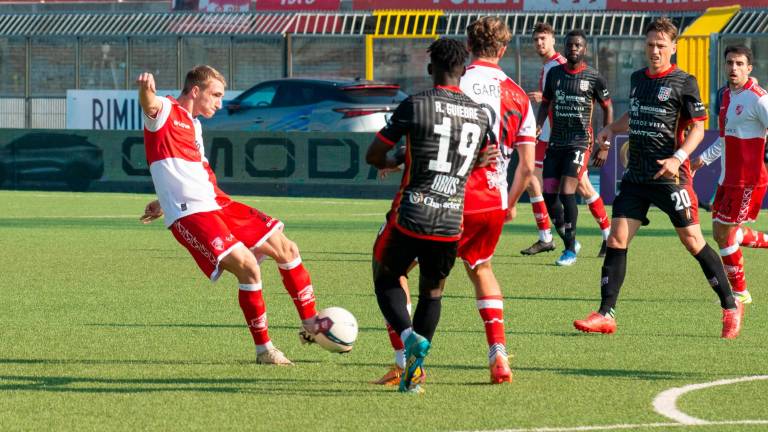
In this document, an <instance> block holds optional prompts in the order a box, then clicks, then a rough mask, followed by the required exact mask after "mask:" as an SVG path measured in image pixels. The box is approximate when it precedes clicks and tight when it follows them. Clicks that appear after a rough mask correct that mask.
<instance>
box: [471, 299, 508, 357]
mask: <svg viewBox="0 0 768 432" xmlns="http://www.w3.org/2000/svg"><path fill="white" fill-rule="evenodd" d="M477 310H478V311H480V317H481V318H482V319H483V322H484V323H485V338H486V339H487V340H488V346H491V345H493V344H502V345H505V344H506V342H507V340H506V336H505V335H504V300H503V297H502V296H487V297H480V298H478V299H477Z"/></svg>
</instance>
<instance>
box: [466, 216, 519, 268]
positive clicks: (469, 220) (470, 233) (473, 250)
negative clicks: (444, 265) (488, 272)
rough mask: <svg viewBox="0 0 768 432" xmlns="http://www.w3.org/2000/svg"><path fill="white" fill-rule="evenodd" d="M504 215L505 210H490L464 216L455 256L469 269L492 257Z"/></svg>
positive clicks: (502, 225) (501, 228)
mask: <svg viewBox="0 0 768 432" xmlns="http://www.w3.org/2000/svg"><path fill="white" fill-rule="evenodd" d="M506 214H507V211H506V210H492V211H487V212H482V213H470V214H465V215H464V231H462V233H461V238H460V239H459V251H458V254H457V255H458V256H459V257H460V258H461V259H462V260H464V262H466V263H467V264H468V265H469V266H470V267H471V268H475V267H476V266H477V265H479V264H482V263H484V262H486V261H490V260H491V258H492V257H493V253H494V252H495V251H496V245H497V244H498V243H499V238H500V237H501V231H502V230H503V229H504V217H505V216H506Z"/></svg>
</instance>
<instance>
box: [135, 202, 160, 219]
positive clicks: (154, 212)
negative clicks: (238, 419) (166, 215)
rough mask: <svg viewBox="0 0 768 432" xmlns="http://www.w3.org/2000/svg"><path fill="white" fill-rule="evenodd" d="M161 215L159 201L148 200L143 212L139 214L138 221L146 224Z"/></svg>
mask: <svg viewBox="0 0 768 432" xmlns="http://www.w3.org/2000/svg"><path fill="white" fill-rule="evenodd" d="M162 215H163V209H162V208H160V201H158V200H154V201H150V202H149V204H147V206H146V207H144V214H143V215H141V217H140V218H139V221H141V223H143V224H148V223H150V222H152V221H153V220H155V219H157V218H159V217H160V216H162Z"/></svg>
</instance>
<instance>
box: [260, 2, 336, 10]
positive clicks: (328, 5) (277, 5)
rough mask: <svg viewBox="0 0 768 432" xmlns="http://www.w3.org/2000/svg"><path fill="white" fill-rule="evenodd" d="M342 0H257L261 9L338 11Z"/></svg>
mask: <svg viewBox="0 0 768 432" xmlns="http://www.w3.org/2000/svg"><path fill="white" fill-rule="evenodd" d="M340 8H341V0H256V6H255V9H256V10H259V11H336V10H339V9H340Z"/></svg>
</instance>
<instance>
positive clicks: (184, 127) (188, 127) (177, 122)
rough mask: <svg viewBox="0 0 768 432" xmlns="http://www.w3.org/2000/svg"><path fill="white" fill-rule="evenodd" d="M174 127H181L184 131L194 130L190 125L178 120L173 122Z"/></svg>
mask: <svg viewBox="0 0 768 432" xmlns="http://www.w3.org/2000/svg"><path fill="white" fill-rule="evenodd" d="M173 125H174V126H176V127H180V128H182V129H192V126H190V125H188V124H186V123H182V122H180V121H178V120H173Z"/></svg>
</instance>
